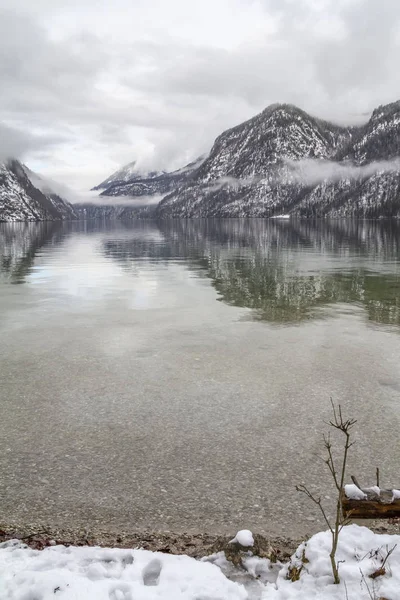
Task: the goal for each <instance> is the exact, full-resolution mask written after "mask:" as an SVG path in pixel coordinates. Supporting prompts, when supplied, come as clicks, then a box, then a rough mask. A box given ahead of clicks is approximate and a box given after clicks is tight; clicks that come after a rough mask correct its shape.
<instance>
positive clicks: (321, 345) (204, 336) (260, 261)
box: [0, 219, 400, 535]
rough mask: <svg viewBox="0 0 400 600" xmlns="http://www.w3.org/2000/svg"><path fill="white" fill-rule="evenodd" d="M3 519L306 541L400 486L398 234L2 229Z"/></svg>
mask: <svg viewBox="0 0 400 600" xmlns="http://www.w3.org/2000/svg"><path fill="white" fill-rule="evenodd" d="M0 394H1V400H0V481H1V484H0V498H1V504H0V506H1V519H0V520H1V521H6V522H12V521H13V520H15V521H19V522H22V521H26V522H39V523H44V524H46V523H52V524H55V525H57V526H63V525H65V526H67V525H68V526H71V525H76V526H88V527H89V528H90V527H92V526H96V525H100V526H101V527H102V528H103V529H110V530H113V529H114V530H116V529H117V528H119V527H124V528H125V529H131V530H141V529H152V530H170V531H176V532H179V531H182V530H185V531H211V532H212V531H220V532H224V531H230V532H233V530H235V529H237V528H241V527H246V528H247V527H248V528H252V529H254V530H256V531H259V532H266V533H270V534H282V533H286V534H288V535H303V534H305V533H309V532H312V531H315V530H316V529H319V528H321V527H323V524H322V522H321V520H320V517H319V514H318V512H316V511H315V509H314V507H313V506H311V505H309V504H307V502H306V500H305V499H304V498H303V497H301V496H299V494H298V493H297V492H296V491H295V489H294V486H295V485H296V484H297V483H301V482H304V483H307V484H309V485H310V487H313V486H315V487H314V489H320V490H321V491H322V495H323V496H327V498H326V501H327V503H328V505H329V504H330V501H331V499H332V497H333V496H332V487H331V483H330V481H329V477H328V476H327V474H326V470H325V466H324V464H323V462H322V461H320V460H319V459H318V455H323V448H322V445H321V436H322V433H323V432H324V431H325V430H326V425H325V424H324V421H326V420H327V419H329V416H330V397H332V398H333V399H334V401H336V402H340V403H341V404H342V405H343V407H344V410H345V413H346V415H348V416H351V417H354V418H356V419H358V423H357V425H356V428H355V438H356V441H357V444H356V445H355V446H354V448H352V454H351V461H350V467H349V475H350V474H351V473H354V474H356V475H357V476H358V478H359V479H360V480H361V481H362V483H363V484H371V485H373V484H374V483H375V467H376V466H380V468H381V480H382V485H383V486H385V485H386V486H389V487H391V486H392V485H395V486H399V485H400V481H399V479H398V462H399V456H400V442H399V427H400V224H399V223H395V222H379V223H378V222H351V221H333V222H320V223H311V222H288V221H279V220H276V221H271V220H270V221H267V220H262V219H253V220H251V219H243V220H233V219H226V220H204V221H203V220H182V221H180V220H177V221H169V222H159V223H156V222H151V221H136V222H126V223H125V222H112V223H106V222H77V223H65V224H54V223H38V224H37V223H17V224H0Z"/></svg>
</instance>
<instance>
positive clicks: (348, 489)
mask: <svg viewBox="0 0 400 600" xmlns="http://www.w3.org/2000/svg"><path fill="white" fill-rule="evenodd" d="M344 493H345V494H346V498H349V500H365V499H366V497H367V494H365V493H364V492H363V491H362V490H360V488H359V487H357V486H356V485H355V484H354V483H348V484H347V485H345V486H344Z"/></svg>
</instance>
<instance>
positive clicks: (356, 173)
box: [285, 158, 400, 185]
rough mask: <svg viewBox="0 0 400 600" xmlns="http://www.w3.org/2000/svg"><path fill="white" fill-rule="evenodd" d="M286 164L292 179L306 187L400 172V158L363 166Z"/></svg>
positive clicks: (319, 162)
mask: <svg viewBox="0 0 400 600" xmlns="http://www.w3.org/2000/svg"><path fill="white" fill-rule="evenodd" d="M285 162H286V164H287V166H288V167H289V169H290V171H289V174H290V175H289V176H290V179H294V180H295V181H296V182H297V183H302V184H304V185H318V184H319V183H324V182H332V183H335V182H338V181H343V180H355V179H364V178H366V177H371V176H373V175H376V174H378V173H389V172H398V171H400V158H396V159H393V160H384V161H374V162H371V163H369V164H367V165H361V166H359V165H354V164H351V163H337V162H334V161H329V160H317V159H308V158H307V159H303V160H298V161H293V160H286V161H285Z"/></svg>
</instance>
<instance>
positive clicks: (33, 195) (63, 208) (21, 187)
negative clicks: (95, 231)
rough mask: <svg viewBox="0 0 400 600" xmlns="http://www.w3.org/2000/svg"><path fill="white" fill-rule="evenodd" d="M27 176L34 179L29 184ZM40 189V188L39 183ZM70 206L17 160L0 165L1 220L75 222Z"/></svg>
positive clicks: (49, 185)
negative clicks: (68, 220) (66, 220)
mask: <svg viewBox="0 0 400 600" xmlns="http://www.w3.org/2000/svg"><path fill="white" fill-rule="evenodd" d="M30 175H32V176H33V177H32V178H33V179H34V180H35V184H34V183H33V182H32V180H31V178H30ZM39 180H40V182H41V184H42V185H41V187H42V189H39V187H38V185H40V184H38V181H39ZM76 218H77V214H76V213H75V211H74V208H73V207H72V205H71V204H70V203H69V202H67V201H66V200H64V199H63V198H61V197H60V196H59V195H58V194H57V193H55V191H54V190H53V189H52V187H51V184H48V185H47V184H46V180H45V179H44V178H41V177H39V176H38V175H36V174H34V173H32V171H30V170H29V169H27V167H24V166H23V165H22V164H21V163H20V162H19V161H18V160H15V159H10V160H9V161H7V162H6V163H2V164H0V221H58V220H64V219H76Z"/></svg>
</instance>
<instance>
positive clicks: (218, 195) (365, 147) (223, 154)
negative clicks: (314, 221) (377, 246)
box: [157, 101, 400, 217]
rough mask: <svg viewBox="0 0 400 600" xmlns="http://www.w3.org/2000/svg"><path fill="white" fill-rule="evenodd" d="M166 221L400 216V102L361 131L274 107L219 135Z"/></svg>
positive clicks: (172, 202)
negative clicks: (206, 217)
mask: <svg viewBox="0 0 400 600" xmlns="http://www.w3.org/2000/svg"><path fill="white" fill-rule="evenodd" d="M157 214H158V216H160V217H199V216H222V217H223V216H227V217H230V216H279V215H282V214H292V215H298V216H307V217H310V216H335V217H337V216H361V217H379V216H400V101H399V102H395V103H393V104H390V105H387V106H381V107H379V108H378V109H376V110H375V111H374V112H373V114H372V116H371V119H370V120H369V121H368V123H366V124H365V125H363V126H362V127H340V126H337V125H334V124H332V123H328V122H326V121H322V120H320V119H316V118H314V117H311V116H310V115H308V114H307V113H305V112H304V111H302V110H300V109H298V108H297V107H295V106H292V105H286V104H274V105H272V106H269V107H268V108H267V109H265V110H264V111H263V112H262V113H260V114H259V115H257V116H256V117H253V118H252V119H250V120H249V121H246V122H245V123H242V124H241V125H238V126H237V127H234V128H233V129H230V130H228V131H226V132H224V133H223V134H222V135H220V136H219V137H218V138H217V139H216V141H215V143H214V146H213V148H212V150H211V152H210V155H209V156H208V158H207V159H206V160H205V161H204V162H203V163H202V164H201V166H200V167H199V168H198V169H197V170H196V171H194V172H192V173H191V176H190V178H189V179H188V180H187V181H186V183H185V184H184V185H182V186H180V187H179V188H177V189H175V190H174V191H173V192H171V193H170V194H169V195H168V196H166V197H165V198H164V199H163V200H162V201H161V202H160V205H159V207H158V210H157Z"/></svg>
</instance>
